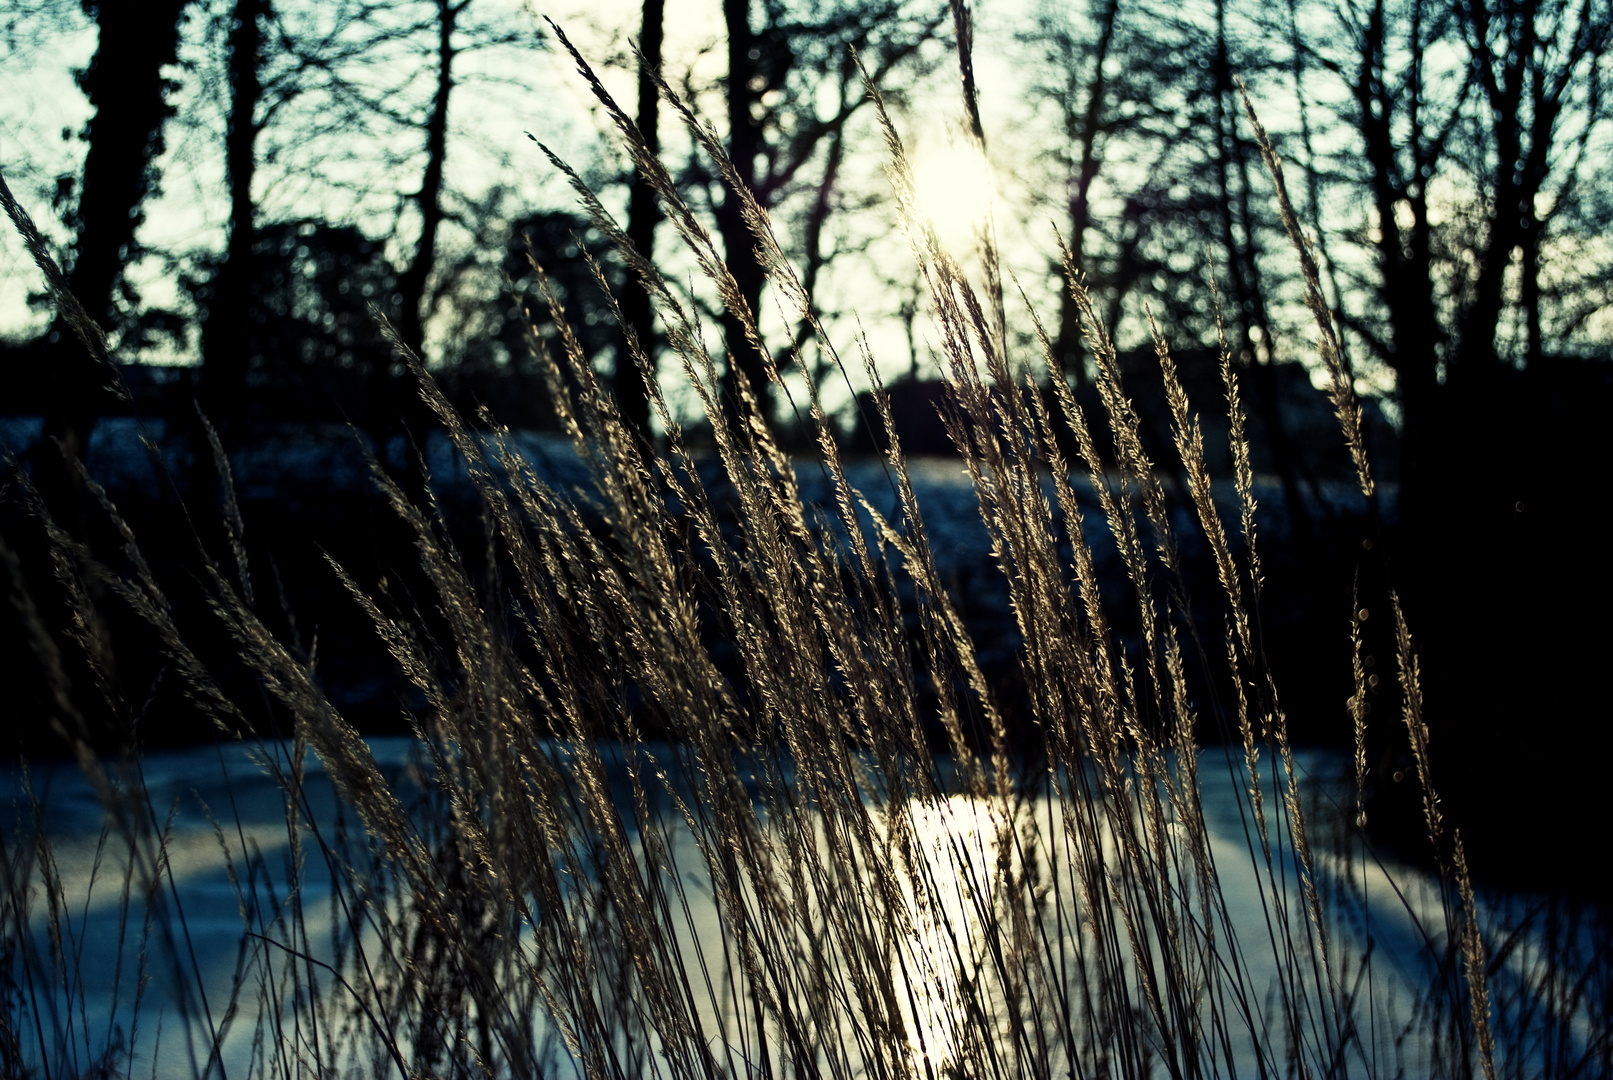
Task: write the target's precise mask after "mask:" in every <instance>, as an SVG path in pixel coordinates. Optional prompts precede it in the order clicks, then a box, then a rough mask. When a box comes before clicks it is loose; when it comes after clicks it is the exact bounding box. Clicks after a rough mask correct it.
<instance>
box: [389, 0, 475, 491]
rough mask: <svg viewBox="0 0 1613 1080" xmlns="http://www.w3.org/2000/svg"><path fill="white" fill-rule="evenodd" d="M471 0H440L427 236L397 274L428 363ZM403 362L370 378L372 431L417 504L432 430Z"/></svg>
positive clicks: (417, 349)
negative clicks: (465, 16)
mask: <svg viewBox="0 0 1613 1080" xmlns="http://www.w3.org/2000/svg"><path fill="white" fill-rule="evenodd" d="M469 4H470V0H460V2H459V3H457V4H456V3H450V2H449V0H437V89H436V92H435V94H433V95H432V101H431V113H430V115H429V116H428V117H427V118H426V168H425V172H424V173H423V174H422V175H421V178H420V189H419V190H418V191H417V192H415V193H414V195H413V199H414V202H415V205H417V206H418V207H419V208H420V238H419V240H417V241H416V243H415V249H414V254H413V256H412V257H411V258H410V260H409V265H408V266H407V267H406V268H405V269H404V271H403V273H401V274H399V275H398V312H397V332H398V340H399V341H401V342H402V343H403V345H404V346H405V347H406V348H408V349H409V350H410V351H411V352H412V353H414V355H415V356H417V357H419V358H420V360H421V362H422V363H423V362H424V360H425V336H426V334H425V323H426V319H427V318H428V317H429V315H430V311H429V308H430V306H431V303H430V299H429V298H428V297H427V295H426V283H427V282H428V280H429V279H430V277H431V271H432V269H433V268H434V267H435V265H436V261H437V232H438V230H439V229H440V228H441V226H442V220H443V212H442V186H443V175H444V172H445V169H446V165H447V158H448V102H449V98H450V96H451V95H452V93H453V88H454V74H453V67H454V57H455V55H456V51H455V49H454V45H453V38H454V26H455V23H456V21H457V20H458V18H459V16H460V14H461V13H462V12H463V11H464V10H465V8H466V7H468V6H469ZM400 364H401V357H400V358H397V359H394V360H392V362H390V363H388V362H384V361H378V362H377V367H376V369H375V370H374V371H372V372H371V373H370V381H371V406H370V408H371V410H372V412H371V416H370V430H371V433H372V436H373V437H374V439H375V441H376V444H377V448H378V450H379V452H380V455H381V459H382V461H384V462H386V464H387V467H388V468H389V469H391V470H393V473H394V475H395V476H396V478H397V479H398V481H399V483H400V484H401V486H402V488H403V490H404V492H405V493H406V494H408V496H409V497H410V498H411V499H412V500H414V502H415V504H416V505H418V506H425V505H426V504H427V503H428V502H429V501H430V479H429V477H428V474H427V470H426V460H425V452H426V447H425V441H426V438H427V432H428V431H429V430H430V429H431V426H432V417H431V414H430V411H429V408H428V407H427V406H426V404H425V403H424V401H422V400H421V397H420V394H419V391H418V389H417V388H416V386H415V381H414V376H413V375H411V374H410V373H409V372H407V371H404V372H401V374H399V375H397V376H394V370H395V368H396V367H398V366H399V365H400ZM395 433H401V434H402V435H403V441H404V447H403V453H404V462H403V463H394V462H393V461H392V460H391V459H390V457H389V456H388V452H387V442H388V441H389V440H390V438H391V436H392V435H393V434H395Z"/></svg>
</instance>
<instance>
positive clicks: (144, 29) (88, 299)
mask: <svg viewBox="0 0 1613 1080" xmlns="http://www.w3.org/2000/svg"><path fill="white" fill-rule="evenodd" d="M186 3H187V0H150V2H149V3H144V4H131V3H126V2H108V3H101V4H97V5H95V7H94V14H95V21H96V27H97V30H98V32H99V43H98V44H97V46H96V50H95V58H94V59H93V60H92V61H90V66H89V69H88V70H87V71H86V72H85V73H84V75H83V77H82V79H81V80H80V85H81V86H82V87H83V89H84V93H85V96H87V97H88V98H89V100H90V105H91V106H92V107H93V108H94V109H95V115H94V116H93V117H91V119H90V122H89V127H88V130H87V133H86V138H87V141H88V142H89V151H88V153H87V154H86V155H85V158H84V176H83V180H82V182H81V184H80V187H79V199H78V209H77V212H76V214H75V215H74V217H75V221H76V224H77V233H78V236H77V239H76V241H75V243H74V252H73V254H74V257H73V267H72V270H71V272H70V273H69V274H68V286H69V288H70V289H71V290H72V292H73V295H75V296H76V297H78V300H79V302H80V303H81V304H83V306H84V310H85V311H86V312H88V314H89V315H90V317H91V318H93V319H95V320H97V321H98V322H100V324H101V325H102V326H103V327H104V328H106V329H108V330H115V329H117V324H118V322H119V317H118V305H117V297H118V293H119V290H120V289H121V288H122V285H123V270H124V266H125V265H126V263H127V262H128V260H129V258H130V257H131V256H132V255H133V253H134V247H135V230H136V229H138V228H139V226H140V222H141V221H142V219H143V215H142V213H141V204H142V203H143V202H144V201H145V198H146V196H147V195H148V194H149V193H150V192H151V188H152V162H153V161H154V160H155V159H156V157H157V155H158V154H160V153H161V151H162V126H163V122H164V121H166V120H167V119H168V117H169V115H170V114H171V113H172V109H171V108H170V107H169V105H168V99H167V91H168V82H167V80H166V79H164V78H163V75H162V69H163V66H164V65H166V64H171V63H173V62H174V61H175V60H176V59H177V56H178V50H179V17H180V15H181V13H182V12H183V11H184V9H185V6H186ZM50 335H51V340H52V342H53V343H54V344H53V345H52V347H51V350H50V351H51V353H52V356H51V359H50V364H51V373H52V377H53V384H54V393H53V397H52V401H51V403H50V407H49V409H48V411H47V412H46V415H45V425H44V435H45V447H46V449H45V451H44V452H43V453H42V454H41V455H40V459H39V463H38V467H37V470H36V473H35V479H36V482H37V483H38V485H39V488H40V492H41V494H42V495H43V496H44V498H45V500H46V503H47V505H49V506H50V507H51V509H52V510H53V511H55V512H58V513H60V514H62V515H64V522H65V523H66V524H68V525H69V527H72V526H73V524H74V523H75V520H76V511H73V510H71V509H69V507H70V505H71V503H72V494H73V492H74V491H75V490H76V487H77V485H76V483H75V482H74V481H73V479H72V473H71V471H70V470H69V469H68V468H67V467H66V464H65V462H64V461H63V460H62V459H61V458H60V457H59V456H58V455H57V454H56V453H55V451H54V450H53V449H52V448H51V447H52V445H53V444H52V440H55V441H56V442H57V443H59V444H60V446H61V449H62V453H63V454H66V455H70V456H73V457H78V458H82V457H83V456H84V453H85V450H86V449H87V447H88V445H89V439H90V432H91V431H92V430H93V428H94V427H95V421H96V419H97V418H98V417H99V416H100V415H101V414H102V413H103V412H105V411H106V410H107V409H108V408H109V407H110V406H111V404H112V401H113V399H112V395H111V394H110V393H108V392H107V391H106V389H105V388H106V387H107V386H108V384H109V383H110V382H111V380H113V379H114V378H115V374H114V373H113V372H110V371H107V370H105V369H104V367H103V366H102V364H101V363H99V362H98V361H97V360H96V359H95V358H93V357H91V356H89V355H88V354H87V353H86V352H85V350H84V347H83V346H82V345H81V344H80V343H79V341H78V339H77V338H76V337H75V336H74V334H73V333H72V331H71V330H69V329H68V327H67V326H66V324H65V322H64V321H63V320H62V319H61V318H60V317H58V318H57V319H56V321H55V323H54V324H53V325H52V327H51V330H50Z"/></svg>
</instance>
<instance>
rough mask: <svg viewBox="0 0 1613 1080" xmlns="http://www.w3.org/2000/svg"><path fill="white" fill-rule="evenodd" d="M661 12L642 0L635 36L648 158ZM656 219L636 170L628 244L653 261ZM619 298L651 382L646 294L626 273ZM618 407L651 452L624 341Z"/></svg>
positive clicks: (655, 151) (642, 400)
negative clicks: (636, 37) (640, 20)
mask: <svg viewBox="0 0 1613 1080" xmlns="http://www.w3.org/2000/svg"><path fill="white" fill-rule="evenodd" d="M665 9H666V0H644V11H643V23H642V25H641V27H640V30H639V45H638V47H639V57H640V64H641V66H640V68H639V75H638V130H639V134H640V135H641V136H642V137H643V139H644V149H645V151H646V152H647V153H649V154H652V155H659V154H660V153H661V115H660V114H661V95H660V91H659V90H658V88H657V87H656V85H655V79H654V78H653V77H652V76H653V75H655V74H659V73H660V71H661V41H662V36H663V32H662V23H663V21H664V15H665ZM660 219H661V209H660V207H659V206H658V205H657V204H656V201H655V190H654V188H652V187H651V186H650V183H649V181H648V179H646V178H645V176H644V172H643V170H642V169H634V170H633V186H632V189H631V190H630V192H629V194H628V203H627V238H628V239H629V240H631V241H632V242H633V247H635V248H636V249H637V250H638V251H639V252H640V254H642V255H643V256H644V257H645V258H647V259H654V257H655V226H656V224H657V223H658V222H659V221H660ZM620 296H621V305H622V318H623V320H624V321H625V322H626V329H627V330H628V331H630V332H631V333H632V335H633V337H634V338H636V339H637V340H638V343H639V346H640V347H641V348H642V349H643V350H644V355H645V356H646V357H648V358H649V361H650V365H651V368H650V375H651V376H652V377H653V375H654V365H655V356H656V347H655V311H654V309H653V308H652V307H651V305H650V293H649V290H648V289H646V288H645V287H644V283H643V282H642V281H640V280H639V278H638V275H637V274H634V273H632V272H631V271H629V272H628V274H627V279H626V281H625V282H623V284H622V289H621V293H620ZM616 403H617V405H618V407H619V408H620V409H621V412H622V419H623V420H624V421H626V423H627V426H628V429H629V430H631V431H636V432H637V433H638V436H639V438H640V440H641V441H642V442H643V444H644V445H645V446H646V447H647V446H649V445H650V437H651V436H650V388H649V386H648V384H647V382H646V379H645V373H644V372H642V371H640V370H639V367H638V365H637V364H635V363H634V362H633V358H632V355H631V354H630V353H629V351H628V348H627V342H626V340H625V338H624V340H623V341H622V342H621V343H620V344H619V345H618V346H617V350H616Z"/></svg>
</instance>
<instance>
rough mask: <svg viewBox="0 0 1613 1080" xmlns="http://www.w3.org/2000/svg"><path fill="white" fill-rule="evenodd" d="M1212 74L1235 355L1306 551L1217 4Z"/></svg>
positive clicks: (1294, 457)
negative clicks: (1244, 371)
mask: <svg viewBox="0 0 1613 1080" xmlns="http://www.w3.org/2000/svg"><path fill="white" fill-rule="evenodd" d="M1213 72H1214V78H1215V109H1214V117H1215V126H1214V131H1213V135H1214V137H1215V167H1216V168H1215V172H1216V185H1217V190H1216V195H1217V199H1218V201H1219V203H1220V224H1221V247H1222V250H1223V251H1224V252H1225V254H1226V266H1227V277H1228V281H1229V284H1230V285H1231V289H1232V301H1233V306H1234V308H1235V309H1236V310H1235V311H1234V313H1233V318H1232V336H1233V338H1234V340H1235V344H1234V346H1233V350H1234V355H1236V356H1239V357H1241V358H1242V359H1243V361H1244V367H1245V370H1246V373H1247V376H1248V378H1249V382H1250V389H1251V390H1252V391H1253V394H1252V397H1253V402H1252V403H1253V405H1254V407H1255V410H1256V412H1257V414H1258V415H1259V417H1260V420H1261V424H1262V426H1263V427H1264V428H1265V429H1266V445H1267V447H1268V448H1269V449H1270V451H1271V460H1272V465H1273V466H1274V467H1275V468H1276V470H1277V478H1278V480H1279V481H1280V482H1281V484H1282V488H1283V503H1284V505H1285V506H1286V508H1287V510H1288V517H1289V521H1290V523H1291V524H1292V526H1293V529H1294V538H1295V540H1296V541H1298V543H1299V545H1300V547H1301V548H1302V549H1303V548H1304V547H1305V546H1307V545H1308V544H1309V543H1310V541H1311V539H1312V537H1313V535H1314V534H1313V530H1312V527H1311V520H1310V511H1309V510H1308V509H1307V507H1306V503H1305V499H1304V496H1303V495H1302V493H1301V491H1300V486H1299V476H1298V473H1299V454H1298V452H1297V451H1296V450H1295V448H1294V445H1293V440H1291V439H1290V438H1289V437H1288V430H1287V427H1286V426H1285V425H1284V423H1283V414H1282V402H1281V401H1280V400H1279V393H1278V390H1279V388H1278V381H1277V371H1276V369H1275V368H1274V367H1273V366H1272V365H1273V362H1274V358H1273V356H1272V352H1271V341H1272V338H1271V322H1270V320H1269V318H1268V317H1267V313H1266V297H1265V290H1264V288H1263V286H1262V283H1261V280H1260V261H1259V247H1258V233H1257V224H1256V222H1255V218H1254V211H1253V208H1252V206H1251V204H1250V182H1249V154H1248V147H1247V145H1246V144H1245V143H1244V142H1243V140H1242V139H1241V138H1240V137H1239V135H1238V126H1237V125H1238V121H1237V117H1238V109H1237V105H1236V101H1235V98H1234V95H1235V93H1236V90H1235V89H1234V87H1233V84H1232V58H1231V54H1230V50H1229V47H1228V42H1227V27H1226V3H1225V0H1217V3H1216V5H1215V58H1214V69H1213ZM1229 104H1230V105H1231V107H1230V108H1229V107H1228V106H1229ZM1240 233H1241V234H1242V236H1241V239H1240V236H1239V234H1240ZM1257 339H1258V340H1257Z"/></svg>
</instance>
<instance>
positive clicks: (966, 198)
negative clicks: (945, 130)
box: [913, 143, 996, 253]
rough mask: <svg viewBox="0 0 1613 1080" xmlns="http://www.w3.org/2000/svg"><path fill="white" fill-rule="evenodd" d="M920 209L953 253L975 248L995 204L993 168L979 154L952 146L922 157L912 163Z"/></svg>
mask: <svg viewBox="0 0 1613 1080" xmlns="http://www.w3.org/2000/svg"><path fill="white" fill-rule="evenodd" d="M913 186H914V190H915V194H916V195H917V197H918V205H919V209H920V210H921V211H923V212H924V214H925V215H926V216H928V217H929V219H930V221H931V222H932V223H933V224H934V226H935V232H936V235H937V236H938V237H939V238H940V240H941V243H942V245H943V246H945V247H946V248H947V250H949V251H952V252H955V253H956V252H964V251H968V250H969V249H971V248H973V247H974V245H975V243H976V233H977V232H978V231H979V229H980V227H981V226H982V225H984V224H985V222H986V220H987V217H988V215H989V214H990V211H991V206H992V203H993V202H994V201H995V200H996V185H995V184H994V183H993V181H992V175H991V166H990V164H989V163H988V162H987V161H986V158H985V156H984V155H983V154H981V152H980V150H979V149H978V148H977V147H975V146H971V145H967V144H961V145H960V144H958V143H952V144H950V145H947V146H945V147H939V148H937V149H935V150H932V151H930V152H929V153H925V154H921V155H920V156H919V158H918V160H917V161H915V162H914V163H913Z"/></svg>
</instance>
